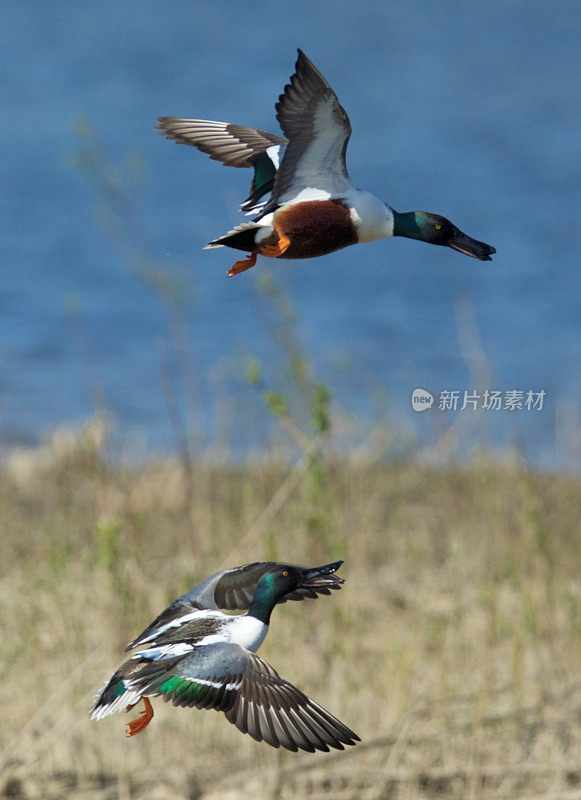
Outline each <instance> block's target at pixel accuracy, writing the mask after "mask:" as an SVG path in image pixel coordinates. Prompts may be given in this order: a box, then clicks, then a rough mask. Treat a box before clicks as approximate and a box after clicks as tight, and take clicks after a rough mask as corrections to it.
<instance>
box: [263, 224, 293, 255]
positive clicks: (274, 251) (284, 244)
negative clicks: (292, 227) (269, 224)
mask: <svg viewBox="0 0 581 800" xmlns="http://www.w3.org/2000/svg"><path fill="white" fill-rule="evenodd" d="M275 231H276V232H277V234H278V239H277V241H276V244H265V245H262V247H261V248H260V255H261V256H266V257H267V258H278V257H279V256H282V254H283V253H286V251H287V250H288V249H289V247H290V239H289V238H288V236H285V235H284V233H281V232H280V231H278V230H276V228H275Z"/></svg>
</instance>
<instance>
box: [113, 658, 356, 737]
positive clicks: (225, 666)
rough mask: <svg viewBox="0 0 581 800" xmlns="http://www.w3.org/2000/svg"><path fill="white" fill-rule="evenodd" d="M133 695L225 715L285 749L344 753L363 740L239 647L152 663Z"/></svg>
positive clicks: (240, 727)
mask: <svg viewBox="0 0 581 800" xmlns="http://www.w3.org/2000/svg"><path fill="white" fill-rule="evenodd" d="M128 688H129V689H130V690H131V691H133V692H140V693H141V694H146V695H159V696H162V697H163V698H164V700H166V701H171V702H172V703H173V704H174V705H175V706H195V707H196V708H208V709H210V708H212V709H215V710H216V711H223V712H224V713H225V714H226V718H227V719H228V721H229V722H231V723H232V724H233V725H236V727H237V728H238V730H240V731H242V733H249V734H250V736H252V738H253V739H256V740H257V741H265V742H267V743H268V744H270V745H272V747H285V748H286V749H287V750H293V751H295V752H296V751H297V750H298V749H301V750H307V751H309V752H311V753H313V752H315V750H324V751H325V752H328V750H329V747H334V748H335V749H337V750H343V749H344V745H353V744H355V743H356V742H357V741H359V737H358V736H357V734H355V733H354V732H353V731H352V730H350V729H349V728H348V727H347V726H346V725H343V723H342V722H340V721H339V720H338V719H337V718H336V717H334V716H333V715H332V714H330V713H329V712H328V711H326V710H325V709H324V708H322V706H320V705H319V704H318V703H315V702H314V701H313V700H311V699H310V698H308V697H307V696H306V695H305V694H303V693H302V692H301V691H299V690H298V689H297V688H296V687H295V686H293V685H292V684H291V683H289V682H288V681H285V680H284V679H283V678H281V677H280V676H279V675H278V673H277V672H276V671H275V670H274V669H273V668H272V667H271V666H270V665H269V664H267V663H266V661H263V660H262V659H261V658H259V657H258V656H256V655H255V654H254V653H251V652H249V651H248V650H245V649H244V648H242V647H240V646H239V645H237V644H214V645H205V646H201V647H197V648H196V649H195V650H194V652H193V653H191V654H190V655H187V656H185V657H181V658H176V659H171V660H169V659H164V660H163V661H153V662H151V663H149V664H147V665H146V666H144V668H143V669H142V670H141V673H140V675H139V677H136V678H134V679H133V680H131V681H130V683H129V687H128Z"/></svg>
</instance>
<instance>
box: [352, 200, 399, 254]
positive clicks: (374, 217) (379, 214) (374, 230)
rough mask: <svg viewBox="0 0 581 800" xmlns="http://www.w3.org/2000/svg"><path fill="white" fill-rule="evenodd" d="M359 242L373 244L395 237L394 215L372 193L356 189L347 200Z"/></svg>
mask: <svg viewBox="0 0 581 800" xmlns="http://www.w3.org/2000/svg"><path fill="white" fill-rule="evenodd" d="M346 200H347V202H348V204H349V206H350V208H351V219H352V220H353V224H354V225H355V228H356V229H357V234H358V241H359V242H373V241H375V240H376V239H387V238H388V237H389V236H393V213H392V211H391V209H390V207H389V206H387V205H386V204H385V203H384V202H383V201H382V200H380V199H379V198H378V197H375V195H373V194H371V193H370V192H362V191H360V190H359V189H355V190H354V191H353V193H352V194H350V195H349V196H348V197H347V198H346Z"/></svg>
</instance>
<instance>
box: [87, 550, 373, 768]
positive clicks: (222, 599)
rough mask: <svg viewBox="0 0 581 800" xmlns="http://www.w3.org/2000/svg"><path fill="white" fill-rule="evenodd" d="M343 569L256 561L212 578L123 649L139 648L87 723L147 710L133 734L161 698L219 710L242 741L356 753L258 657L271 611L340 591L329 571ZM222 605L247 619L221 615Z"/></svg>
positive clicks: (344, 735)
mask: <svg viewBox="0 0 581 800" xmlns="http://www.w3.org/2000/svg"><path fill="white" fill-rule="evenodd" d="M342 563H343V562H342V561H336V562H334V563H332V564H325V565H324V566H322V567H303V566H299V565H296V564H282V563H276V562H262V563H255V564H247V565H246V566H244V567H238V568H236V569H233V570H223V571H222V572H218V573H216V574H215V575H212V576H211V577H210V578H208V579H206V580H205V581H203V582H202V583H200V584H199V585H198V586H196V587H195V588H194V589H192V590H190V591H189V592H187V593H186V594H185V595H182V597H180V598H178V599H177V600H176V601H174V602H173V603H172V604H171V605H170V606H168V608H166V609H165V611H163V612H162V613H161V614H160V615H159V616H158V617H157V618H156V619H155V620H154V621H153V622H152V623H151V625H149V626H148V627H147V628H146V629H145V630H144V631H143V632H142V633H141V634H140V635H139V636H138V637H137V638H136V639H134V640H133V641H132V642H131V644H129V645H128V647H127V650H132V649H135V648H139V649H137V650H136V652H135V653H134V654H133V655H132V656H131V658H129V660H128V661H126V662H125V663H124V664H123V665H122V666H121V667H120V668H119V669H118V670H117V671H116V672H115V673H114V674H113V676H112V677H111V679H110V680H109V681H108V683H107V684H106V685H105V687H104V689H103V690H102V691H101V692H100V694H99V695H98V697H97V700H96V702H95V704H94V706H93V708H92V709H91V712H90V714H91V718H92V719H102V718H103V717H106V716H108V715H109V714H113V713H114V712H116V711H122V710H123V709H125V710H127V711H129V710H130V709H132V708H133V706H135V705H136V704H137V703H138V702H139V701H140V700H143V702H144V705H145V711H143V712H142V714H141V715H140V717H138V718H137V719H136V720H134V721H132V722H130V723H129V727H128V728H127V735H128V736H134V735H135V734H137V733H140V732H141V731H143V730H144V729H145V728H146V727H147V725H148V724H149V722H150V721H151V719H152V718H153V707H152V705H151V702H150V700H149V697H163V699H164V700H165V701H166V702H168V701H171V702H172V703H173V704H174V705H175V706H195V707H196V708H208V709H210V708H213V709H215V710H216V711H223V712H224V714H225V715H226V719H227V720H228V721H229V722H231V723H232V724H234V725H236V727H237V728H238V729H239V730H240V731H242V733H249V734H250V736H252V737H253V738H254V739H256V740H257V741H265V742H267V744H270V745H272V746H273V747H284V748H286V749H287V750H293V751H295V752H296V751H297V750H298V749H301V750H307V751H308V752H311V753H314V752H315V750H323V751H325V752H328V750H329V747H334V748H335V749H337V750H343V749H344V745H354V744H355V743H356V742H358V741H359V737H358V736H357V734H355V733H354V732H353V731H352V730H350V729H349V728H348V727H347V726H346V725H343V723H342V722H340V721H339V720H338V719H337V718H336V717H334V716H333V715H332V714H330V713H329V712H328V711H326V710H325V709H324V708H322V706H320V705H319V704H318V703H315V701H314V700H311V699H310V698H309V697H307V696H306V695H305V694H303V693H302V692H301V691H300V690H299V689H297V688H296V687H295V686H293V685H292V684H291V683H289V682H288V681H286V680H284V679H283V678H281V677H280V676H279V675H278V673H277V672H275V670H274V669H273V668H272V667H271V666H270V665H269V664H267V663H266V661H264V660H263V659H261V658H259V657H258V656H257V655H255V653H256V651H257V650H258V648H259V647H260V645H261V644H262V642H263V641H264V638H265V636H266V634H267V633H268V627H269V624H270V615H271V613H272V610H273V608H274V606H275V605H276V604H277V603H280V602H285V601H286V600H302V599H304V598H306V597H314V598H316V597H317V596H318V595H319V594H329V593H330V591H329V590H330V589H339V588H340V584H341V583H343V580H342V579H341V578H339V577H338V576H336V575H334V573H335V572H336V570H338V569H339V567H340V566H341V564H342ZM218 605H225V606H226V607H228V608H231V609H248V611H247V613H246V614H241V615H230V614H224V613H222V612H221V611H220V610H219V609H218V608H217V606H218Z"/></svg>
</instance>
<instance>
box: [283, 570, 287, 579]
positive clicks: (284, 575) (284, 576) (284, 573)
mask: <svg viewBox="0 0 581 800" xmlns="http://www.w3.org/2000/svg"><path fill="white" fill-rule="evenodd" d="M282 577H283V578H286V577H288V569H283V571H282Z"/></svg>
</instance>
